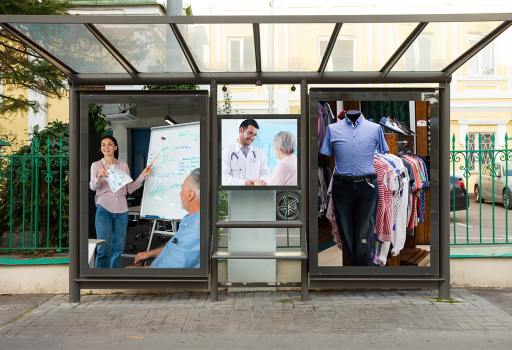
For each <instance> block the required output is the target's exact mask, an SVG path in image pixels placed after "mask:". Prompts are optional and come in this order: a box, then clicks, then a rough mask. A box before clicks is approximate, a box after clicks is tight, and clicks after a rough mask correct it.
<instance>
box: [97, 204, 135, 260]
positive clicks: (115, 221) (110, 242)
mask: <svg viewBox="0 0 512 350" xmlns="http://www.w3.org/2000/svg"><path fill="white" fill-rule="evenodd" d="M127 228H128V212H126V213H120V214H114V213H111V212H109V211H108V210H107V209H105V208H103V207H102V206H101V205H98V207H97V208H96V236H97V238H98V239H104V240H105V241H106V242H105V243H103V244H100V245H98V246H97V247H96V249H97V251H96V264H95V266H96V268H105V267H106V268H108V267H110V268H119V267H121V254H122V253H123V251H124V244H125V241H126V230H127Z"/></svg>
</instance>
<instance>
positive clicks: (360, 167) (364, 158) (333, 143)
mask: <svg viewBox="0 0 512 350" xmlns="http://www.w3.org/2000/svg"><path fill="white" fill-rule="evenodd" d="M333 150H334V160H335V163H336V167H335V170H336V173H337V174H340V175H347V176H358V175H366V174H373V173H375V169H374V167H373V155H374V153H375V151H376V150H377V151H378V152H379V153H382V154H384V153H388V152H389V148H388V145H387V143H386V140H385V139H384V134H383V133H382V129H381V127H380V126H379V125H377V124H375V123H372V122H370V121H368V120H366V119H364V118H363V116H362V115H361V116H360V117H359V118H358V119H357V120H356V122H355V124H354V123H352V121H351V120H350V119H349V118H345V119H343V120H341V121H340V122H338V123H334V124H331V125H329V128H328V129H327V133H326V135H325V140H324V143H323V145H322V148H321V150H320V152H321V153H323V154H325V155H326V156H331V154H332V152H333Z"/></svg>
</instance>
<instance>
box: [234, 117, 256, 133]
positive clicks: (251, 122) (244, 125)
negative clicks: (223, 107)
mask: <svg viewBox="0 0 512 350" xmlns="http://www.w3.org/2000/svg"><path fill="white" fill-rule="evenodd" d="M249 125H251V126H254V127H255V128H256V129H259V128H260V126H259V125H258V123H257V122H256V120H254V119H246V120H244V121H243V122H242V123H241V124H240V126H239V127H238V130H240V128H242V131H245V130H247V128H248V127H249Z"/></svg>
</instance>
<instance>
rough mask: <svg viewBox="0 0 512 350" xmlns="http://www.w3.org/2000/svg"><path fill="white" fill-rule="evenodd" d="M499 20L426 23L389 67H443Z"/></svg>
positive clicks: (406, 69) (423, 68)
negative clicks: (395, 61)
mask: <svg viewBox="0 0 512 350" xmlns="http://www.w3.org/2000/svg"><path fill="white" fill-rule="evenodd" d="M501 23H502V22H439V23H433V22H432V23H429V24H428V25H427V26H426V27H425V29H423V32H421V34H420V36H419V37H418V38H416V40H415V41H414V42H413V43H412V45H411V46H410V47H409V48H408V49H407V51H406V52H405V53H404V55H403V56H402V57H401V58H400V60H399V61H398V62H397V64H396V65H395V66H394V67H393V69H392V71H395V72H397V71H442V70H443V69H444V68H445V67H446V66H447V65H448V64H450V63H451V62H453V61H454V60H455V59H456V58H458V57H459V56H460V55H462V54H463V53H464V52H466V51H467V50H468V49H469V48H470V47H471V46H473V45H474V44H476V43H477V42H478V41H479V40H480V39H482V38H483V37H485V36H486V35H487V34H489V33H490V32H491V31H492V30H494V29H495V28H496V27H497V26H499V25H500V24H501Z"/></svg>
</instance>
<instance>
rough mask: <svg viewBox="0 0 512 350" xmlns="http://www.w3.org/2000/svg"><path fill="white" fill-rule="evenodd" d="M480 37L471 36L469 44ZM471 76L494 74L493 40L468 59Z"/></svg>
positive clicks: (475, 41) (474, 42)
mask: <svg viewBox="0 0 512 350" xmlns="http://www.w3.org/2000/svg"><path fill="white" fill-rule="evenodd" d="M480 39H481V38H479V37H469V46H473V45H475V44H476V43H477V42H479V41H480ZM468 75H469V76H483V75H494V42H491V43H490V44H489V45H487V46H486V47H485V48H483V49H482V50H481V51H480V52H479V53H477V54H476V55H475V56H473V57H472V58H471V59H470V60H469V61H468Z"/></svg>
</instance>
